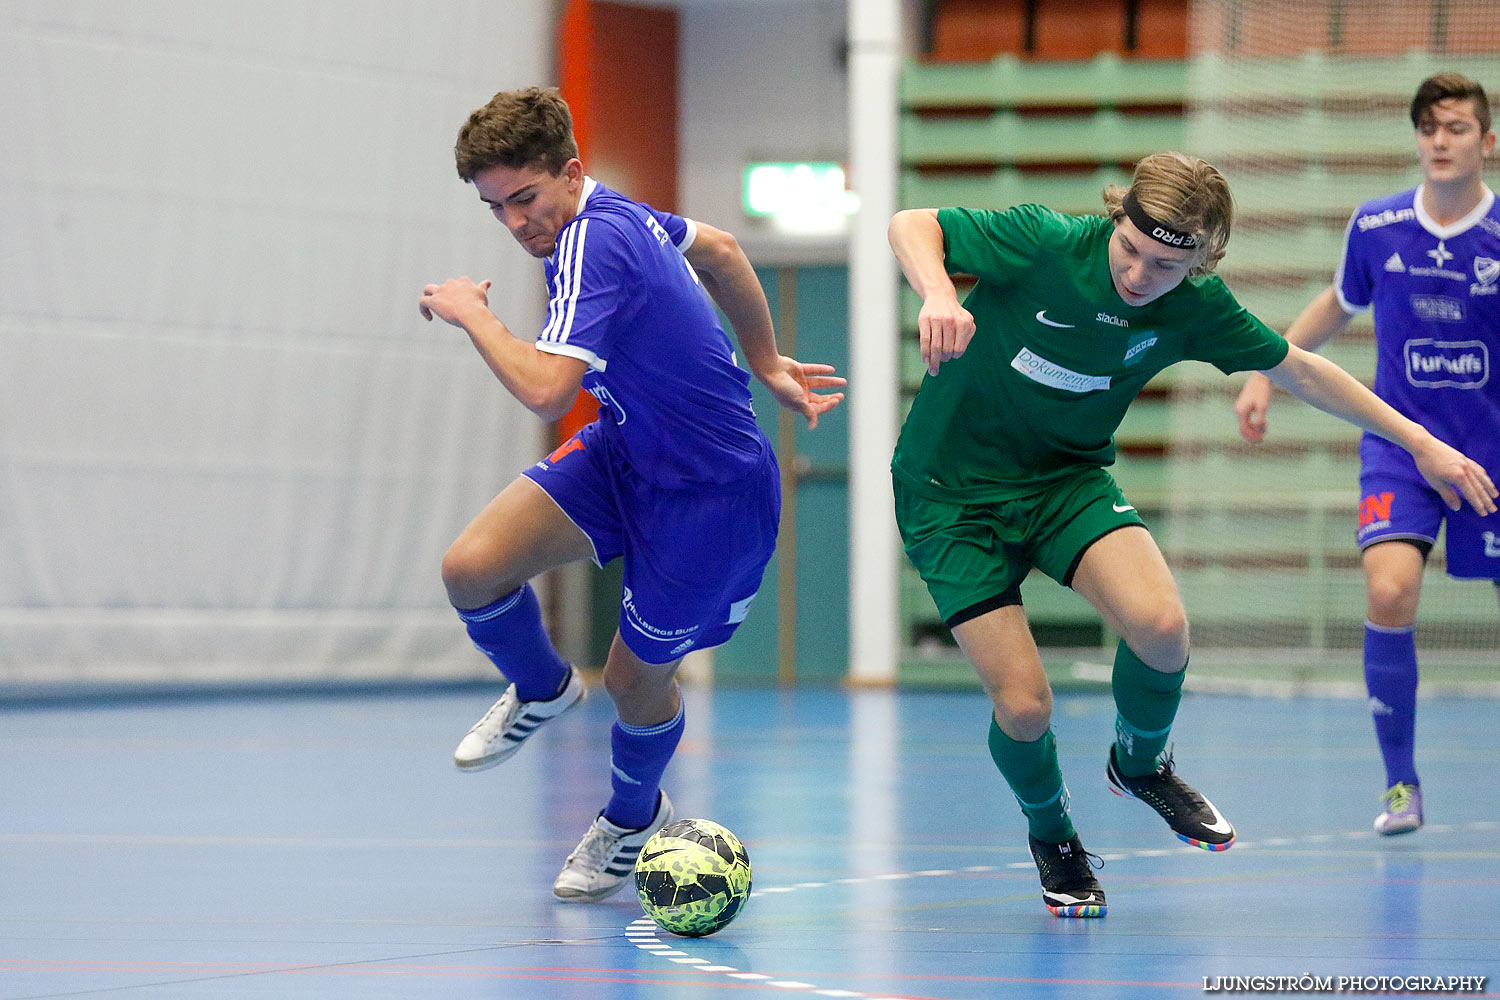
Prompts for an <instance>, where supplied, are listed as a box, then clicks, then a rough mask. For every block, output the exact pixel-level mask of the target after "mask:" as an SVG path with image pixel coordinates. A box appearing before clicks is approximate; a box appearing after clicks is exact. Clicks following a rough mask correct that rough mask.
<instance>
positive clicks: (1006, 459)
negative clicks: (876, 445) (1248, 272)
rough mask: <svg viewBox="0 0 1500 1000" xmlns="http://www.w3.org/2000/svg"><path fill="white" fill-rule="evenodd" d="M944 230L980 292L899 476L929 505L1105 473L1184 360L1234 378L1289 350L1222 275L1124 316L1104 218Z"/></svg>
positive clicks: (941, 219) (898, 458) (912, 427)
mask: <svg viewBox="0 0 1500 1000" xmlns="http://www.w3.org/2000/svg"><path fill="white" fill-rule="evenodd" d="M938 223H939V225H941V226H942V229H943V246H944V251H945V253H946V261H945V263H946V266H947V268H948V270H949V272H950V273H962V274H970V275H973V276H974V277H976V278H978V279H979V283H978V284H977V285H976V286H975V288H974V290H973V292H971V293H970V294H969V296H968V298H967V299H966V300H965V301H964V307H965V308H966V309H968V310H969V312H970V313H972V314H973V316H974V325H975V332H974V339H973V340H972V341H970V343H969V346H968V348H967V350H965V351H964V354H963V356H962V357H958V358H954V359H953V360H951V361H946V362H944V363H943V365H942V367H941V368H940V369H939V371H938V374H936V375H929V376H927V377H926V378H924V379H923V380H922V387H921V389H920V390H919V391H918V393H917V397H916V399H915V400H913V402H912V407H911V412H910V414H909V415H908V416H907V418H906V424H905V425H904V426H903V427H902V428H901V437H900V440H899V441H898V442H897V444H896V454H895V458H894V459H893V461H892V465H891V467H892V470H893V472H894V473H895V474H896V475H897V476H900V477H901V478H902V479H903V480H904V481H906V482H907V483H908V484H910V485H911V487H912V488H913V489H914V490H916V491H917V492H919V493H921V494H922V495H925V496H928V497H931V498H932V499H935V500H946V501H950V502H985V501H991V500H1003V499H1009V498H1011V497H1017V496H1024V495H1027V494H1030V493H1035V492H1037V491H1038V490H1040V489H1043V488H1045V487H1046V486H1047V485H1048V484H1050V483H1054V482H1056V481H1058V480H1059V479H1062V478H1064V477H1066V476H1069V475H1072V474H1075V473H1077V472H1079V471H1081V470H1083V469H1086V468H1090V467H1103V466H1107V465H1110V464H1111V463H1112V462H1114V459H1115V445H1114V433H1115V430H1116V428H1118V427H1119V426H1120V421H1121V420H1123V419H1124V418H1125V410H1126V408H1127V407H1129V405H1130V403H1131V401H1132V400H1133V399H1135V397H1136V396H1137V395H1138V394H1139V393H1140V391H1141V388H1142V387H1143V386H1145V384H1146V383H1147V382H1148V381H1150V380H1151V378H1152V376H1154V375H1155V374H1156V373H1157V372H1159V371H1161V370H1162V369H1163V368H1165V367H1167V366H1168V365H1171V364H1174V363H1176V362H1178V361H1183V360H1193V361H1206V362H1209V363H1210V364H1213V365H1215V366H1216V367H1218V368H1219V369H1220V370H1221V371H1223V372H1225V373H1226V374H1227V373H1229V372H1236V371H1247V370H1257V371H1263V370H1265V369H1267V368H1274V367H1276V366H1277V365H1279V364H1280V363H1281V362H1282V361H1283V360H1284V359H1285V358H1286V354H1287V350H1288V346H1287V342H1286V341H1285V340H1284V339H1282V337H1281V336H1280V335H1278V334H1277V333H1276V332H1275V331H1273V330H1271V329H1270V328H1269V327H1267V326H1266V325H1265V324H1264V323H1262V322H1261V321H1260V320H1258V319H1256V318H1255V317H1254V316H1252V315H1250V313H1248V312H1247V311H1246V310H1245V308H1244V307H1243V306H1241V305H1240V304H1239V303H1238V302H1236V301H1235V299H1234V296H1233V295H1231V294H1230V292H1229V289H1227V288H1225V287H1224V282H1223V281H1221V280H1220V279H1219V278H1218V277H1216V276H1214V275H1203V276H1197V277H1190V278H1187V279H1186V280H1184V281H1183V282H1182V284H1180V285H1178V286H1177V287H1176V288H1174V289H1172V290H1171V291H1170V292H1167V293H1166V294H1165V295H1162V296H1161V297H1159V298H1157V299H1155V300H1154V301H1152V302H1148V303H1146V304H1145V305H1144V306H1130V305H1127V304H1126V303H1125V301H1124V300H1123V299H1121V298H1120V296H1119V295H1118V294H1117V293H1116V292H1115V288H1114V283H1113V281H1111V279H1110V274H1109V253H1108V244H1109V237H1110V234H1111V233H1112V232H1113V230H1114V226H1113V224H1112V223H1111V222H1110V221H1109V219H1107V218H1105V217H1103V216H1071V215H1062V214H1060V213H1058V212H1054V211H1052V210H1050V209H1047V208H1043V207H1042V206H1040V205H1018V206H1016V207H1014V208H1010V209H1007V210H1005V211H1003V212H995V211H972V210H969V209H961V208H945V209H942V210H941V211H939V212H938Z"/></svg>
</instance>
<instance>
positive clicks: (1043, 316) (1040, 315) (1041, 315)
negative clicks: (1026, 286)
mask: <svg viewBox="0 0 1500 1000" xmlns="http://www.w3.org/2000/svg"><path fill="white" fill-rule="evenodd" d="M1036 321H1037V322H1038V323H1046V324H1047V325H1048V326H1055V327H1057V328H1058V329H1060V330H1071V329H1073V324H1072V323H1054V322H1053V321H1052V320H1050V319H1048V318H1047V310H1045V309H1038V310H1037V311H1036Z"/></svg>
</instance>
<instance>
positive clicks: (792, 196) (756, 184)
mask: <svg viewBox="0 0 1500 1000" xmlns="http://www.w3.org/2000/svg"><path fill="white" fill-rule="evenodd" d="M742 194H743V201H744V207H745V214H746V215H749V216H754V217H757V218H774V219H777V220H780V221H782V222H785V223H786V224H788V225H791V226H794V227H797V228H804V227H806V228H819V227H821V226H826V225H828V224H831V223H841V222H842V221H843V219H844V217H845V216H849V215H852V214H854V212H855V210H856V209H857V208H858V207H859V196H858V195H856V194H855V193H854V192H853V191H849V190H847V189H846V188H845V187H844V168H843V167H842V166H840V165H839V164H837V163H750V164H747V165H746V166H745V172H744V175H743V184H742Z"/></svg>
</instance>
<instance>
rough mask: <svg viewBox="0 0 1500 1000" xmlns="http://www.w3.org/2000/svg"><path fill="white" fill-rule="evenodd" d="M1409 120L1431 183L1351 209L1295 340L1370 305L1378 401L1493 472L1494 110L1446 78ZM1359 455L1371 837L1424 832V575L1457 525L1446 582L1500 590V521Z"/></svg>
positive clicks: (1496, 447)
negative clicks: (1377, 795)
mask: <svg viewBox="0 0 1500 1000" xmlns="http://www.w3.org/2000/svg"><path fill="white" fill-rule="evenodd" d="M1411 122H1412V125H1413V126H1414V127H1415V128H1416V140H1417V152H1418V154H1419V155H1420V157H1421V163H1422V174H1423V179H1422V184H1421V186H1420V187H1417V188H1414V189H1411V190H1407V191H1402V192H1401V193H1400V194H1393V195H1390V196H1388V197H1385V198H1377V199H1376V200H1374V201H1370V202H1366V203H1365V204H1363V205H1361V206H1360V207H1359V208H1358V210H1356V211H1355V213H1354V215H1353V217H1352V218H1351V219H1350V220H1349V227H1348V230H1347V231H1346V234H1345V237H1344V256H1343V260H1342V261H1341V262H1340V263H1339V267H1338V271H1337V273H1336V275H1335V277H1334V281H1333V284H1332V285H1330V286H1329V287H1328V288H1327V289H1325V290H1324V291H1323V292H1322V293H1321V294H1319V295H1318V297H1317V298H1315V299H1313V301H1312V302H1311V303H1310V304H1309V305H1308V306H1307V308H1306V309H1304V310H1303V311H1302V314H1301V315H1300V316H1298V317H1297V319H1296V321H1295V322H1293V323H1292V326H1291V328H1290V329H1288V330H1287V334H1286V339H1287V340H1289V341H1291V342H1292V343H1293V344H1296V345H1298V346H1299V347H1303V348H1306V349H1308V350H1317V348H1318V347H1319V346H1320V345H1321V344H1323V343H1324V342H1326V341H1327V340H1329V339H1330V338H1332V337H1334V336H1335V335H1337V334H1338V333H1339V332H1340V331H1341V330H1343V329H1344V327H1345V326H1347V325H1348V322H1349V318H1350V317H1351V316H1352V315H1353V314H1354V313H1357V312H1360V311H1362V310H1364V309H1367V308H1373V309H1374V319H1375V345H1376V363H1375V392H1376V394H1377V395H1378V396H1380V398H1382V399H1384V400H1385V401H1386V402H1388V403H1390V404H1391V405H1392V406H1393V407H1395V408H1396V409H1397V410H1398V411H1400V412H1401V413H1402V414H1404V415H1406V416H1407V417H1410V418H1411V419H1412V420H1415V421H1416V422H1417V423H1420V424H1422V425H1423V426H1425V427H1427V428H1428V429H1429V430H1431V431H1432V432H1433V433H1434V434H1435V435H1437V436H1438V437H1439V438H1441V439H1442V440H1444V441H1447V442H1448V443H1450V444H1452V445H1453V446H1454V447H1456V448H1458V449H1460V450H1461V451H1463V452H1464V453H1465V454H1467V455H1469V456H1470V457H1471V458H1473V459H1474V460H1475V461H1477V462H1479V463H1480V464H1481V465H1483V466H1484V467H1485V469H1486V470H1487V471H1488V472H1489V473H1490V475H1491V476H1497V475H1500V378H1497V375H1500V372H1497V371H1496V370H1495V368H1494V366H1495V365H1496V364H1497V362H1500V204H1496V201H1495V193H1494V192H1493V191H1491V190H1490V189H1489V187H1487V186H1486V185H1485V183H1484V181H1483V180H1482V179H1481V174H1482V172H1483V169H1484V161H1485V160H1486V159H1487V158H1488V157H1489V156H1490V154H1491V153H1493V152H1494V149H1495V133H1494V132H1493V131H1491V130H1490V108H1489V101H1488V99H1487V98H1486V96H1485V92H1484V88H1483V87H1482V86H1480V85H1479V84H1477V83H1475V82H1474V81H1473V80H1470V79H1468V78H1467V77H1464V76H1460V75H1459V74H1456V73H1444V74H1440V75H1438V76H1434V77H1431V78H1429V79H1427V80H1424V81H1423V82H1422V84H1421V86H1419V87H1418V88H1417V92H1416V95H1415V97H1413V98H1412V102H1411ZM1270 401H1271V390H1270V385H1269V383H1268V382H1267V380H1266V378H1265V377H1264V376H1262V375H1252V376H1251V377H1250V381H1249V382H1248V383H1247V384H1246V385H1245V388H1244V390H1243V391H1242V392H1241V393H1240V397H1239V399H1238V400H1237V401H1236V403H1235V407H1234V409H1235V414H1236V415H1237V416H1238V418H1239V422H1240V434H1241V435H1243V436H1244V437H1245V439H1246V440H1248V441H1253V442H1259V441H1261V440H1262V439H1263V438H1264V437H1265V434H1266V410H1267V408H1268V407H1269V405H1270ZM1359 457H1360V496H1361V498H1362V499H1361V501H1360V505H1359V527H1358V531H1357V534H1356V538H1357V540H1358V543H1359V547H1360V551H1361V560H1362V562H1363V564H1364V571H1365V588H1366V596H1367V614H1368V619H1367V621H1366V622H1365V646H1364V664H1365V685H1366V687H1367V688H1368V689H1369V693H1370V711H1371V714H1372V715H1373V716H1374V719H1375V735H1376V739H1377V740H1378V741H1379V743H1380V752H1381V755H1382V757H1383V758H1384V760H1385V769H1386V784H1387V789H1386V792H1385V794H1384V795H1383V796H1382V800H1383V802H1384V806H1385V807H1384V809H1383V810H1382V811H1381V813H1380V815H1379V816H1378V817H1376V819H1375V830H1376V832H1378V833H1381V834H1386V835H1391V834H1398V833H1408V832H1410V831H1412V830H1415V829H1417V828H1418V827H1420V826H1421V825H1422V790H1421V782H1420V780H1419V779H1418V777H1417V770H1416V763H1415V753H1414V742H1415V729H1416V701H1417V650H1416V642H1415V622H1416V616H1417V601H1418V597H1419V596H1420V594H1421V588H1422V569H1423V567H1424V566H1425V564H1426V560H1427V555H1428V553H1429V552H1430V551H1431V549H1432V546H1433V543H1434V542H1435V541H1436V540H1437V533H1438V528H1439V526H1441V525H1443V524H1446V525H1447V532H1448V536H1447V553H1448V573H1449V574H1450V575H1452V576H1455V577H1461V578H1470V579H1482V580H1491V581H1495V582H1497V583H1500V514H1496V513H1491V514H1488V515H1481V514H1479V513H1477V512H1476V511H1474V510H1471V509H1469V508H1468V507H1464V506H1458V507H1454V506H1453V505H1452V504H1447V505H1445V504H1444V502H1443V500H1442V498H1441V497H1439V496H1438V494H1437V493H1436V491H1434V490H1433V488H1432V487H1431V486H1430V485H1428V483H1427V482H1425V481H1424V480H1423V478H1422V477H1421V476H1420V475H1418V474H1417V470H1416V468H1415V466H1414V465H1413V464H1412V460H1411V456H1410V455H1408V454H1407V453H1406V452H1404V451H1402V450H1401V449H1400V448H1398V447H1396V446H1395V445H1393V444H1391V443H1390V442H1388V441H1386V440H1384V439H1382V438H1380V437H1377V436H1376V435H1374V434H1370V433H1369V432H1366V433H1365V435H1364V437H1363V438H1362V439H1361V440H1360V445H1359ZM1450 508H1452V509H1450Z"/></svg>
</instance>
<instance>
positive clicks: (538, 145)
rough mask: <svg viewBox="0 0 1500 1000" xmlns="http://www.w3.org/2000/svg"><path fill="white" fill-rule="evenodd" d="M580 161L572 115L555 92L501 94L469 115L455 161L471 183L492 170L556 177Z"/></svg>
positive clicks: (538, 90)
mask: <svg viewBox="0 0 1500 1000" xmlns="http://www.w3.org/2000/svg"><path fill="white" fill-rule="evenodd" d="M577 155H578V142H577V140H576V139H574V138H573V114H572V112H570V111H569V110H568V103H567V102H566V101H564V100H563V99H562V94H561V93H560V92H559V91H558V89H557V88H556V87H527V88H525V89H524V90H503V91H501V92H500V93H498V94H496V95H495V96H494V97H492V98H490V101H489V103H488V104H486V105H485V106H484V107H482V108H480V109H479V110H478V111H475V112H474V113H473V114H471V115H469V120H468V121H466V122H464V124H463V127H462V128H460V129H459V130H458V142H457V143H455V144H454V146H453V157H454V159H455V160H456V161H457V164H458V176H459V177H461V178H462V179H464V180H466V181H472V180H473V179H474V175H475V174H477V173H479V172H480V171H481V170H488V169H489V168H490V167H497V166H503V167H533V168H536V169H539V170H545V171H547V172H548V173H549V174H551V175H552V176H554V177H556V176H557V175H558V174H560V173H562V170H563V167H565V166H566V165H567V163H568V161H569V160H571V159H573V158H574V157H576V156H577Z"/></svg>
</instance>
